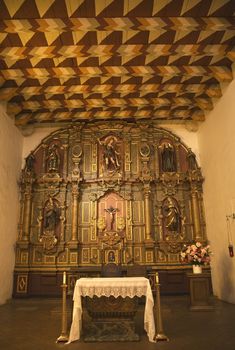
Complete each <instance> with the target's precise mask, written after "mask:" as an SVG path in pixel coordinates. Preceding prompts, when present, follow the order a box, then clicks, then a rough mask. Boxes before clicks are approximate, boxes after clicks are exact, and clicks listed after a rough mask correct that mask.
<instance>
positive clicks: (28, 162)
mask: <svg viewBox="0 0 235 350" xmlns="http://www.w3.org/2000/svg"><path fill="white" fill-rule="evenodd" d="M34 162H35V157H34V154H33V152H30V153H29V155H28V157H27V158H26V159H25V170H26V171H27V172H31V171H33V167H34Z"/></svg>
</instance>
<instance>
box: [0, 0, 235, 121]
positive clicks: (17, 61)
mask: <svg viewBox="0 0 235 350" xmlns="http://www.w3.org/2000/svg"><path fill="white" fill-rule="evenodd" d="M234 15H235V1H234V0H14V1H13V0H0V99H1V100H2V101H7V106H8V112H9V113H10V114H14V116H15V123H16V125H18V126H21V127H24V126H27V125H33V124H40V123H44V124H45V123H60V122H61V123H64V122H76V121H94V120H111V119H112V120H115V119H116V120H120V119H121V120H143V119H151V120H161V121H162V120H166V121H169V122H175V121H188V120H193V121H203V120H204V119H205V115H206V113H207V112H208V111H209V110H211V109H213V101H214V99H216V98H220V97H221V95H222V92H221V84H222V83H229V82H230V81H231V80H232V79H233V74H232V64H233V62H234V61H235V17H234Z"/></svg>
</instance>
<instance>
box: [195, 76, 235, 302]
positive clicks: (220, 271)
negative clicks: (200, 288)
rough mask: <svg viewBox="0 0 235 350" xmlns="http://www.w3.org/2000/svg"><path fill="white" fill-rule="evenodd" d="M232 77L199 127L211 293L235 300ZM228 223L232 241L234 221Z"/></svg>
mask: <svg viewBox="0 0 235 350" xmlns="http://www.w3.org/2000/svg"><path fill="white" fill-rule="evenodd" d="M234 97H235V80H234V81H233V82H232V83H231V84H230V85H229V86H228V87H227V89H226V90H225V91H224V95H223V97H222V98H221V99H220V100H219V101H218V102H217V104H216V106H215V108H214V110H213V111H211V112H210V114H209V115H208V116H207V118H206V122H205V123H203V124H202V125H201V127H200V129H199V132H198V136H199V149H200V158H201V166H202V173H203V176H204V177H205V183H204V203H205V209H206V211H205V214H206V222H207V235H208V238H209V239H210V241H211V247H212V250H213V253H214V256H213V261H212V279H213V289H214V293H215V295H217V296H218V297H219V298H221V299H223V300H226V301H229V302H232V303H235V257H234V258H230V257H229V254H228V235H227V227H226V215H228V214H231V201H232V200H233V201H234V211H235V98H234ZM233 221H234V223H233V224H232V226H231V229H232V238H233V243H234V244H235V220H233Z"/></svg>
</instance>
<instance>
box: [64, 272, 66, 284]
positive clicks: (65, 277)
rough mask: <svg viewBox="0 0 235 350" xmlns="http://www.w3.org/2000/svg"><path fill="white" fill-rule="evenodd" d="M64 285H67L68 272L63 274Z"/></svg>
mask: <svg viewBox="0 0 235 350" xmlns="http://www.w3.org/2000/svg"><path fill="white" fill-rule="evenodd" d="M63 284H66V272H65V271H64V273H63Z"/></svg>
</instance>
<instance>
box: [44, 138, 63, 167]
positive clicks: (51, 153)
mask: <svg viewBox="0 0 235 350" xmlns="http://www.w3.org/2000/svg"><path fill="white" fill-rule="evenodd" d="M46 161H47V170H48V171H49V172H56V171H59V165H60V155H59V153H58V150H57V146H56V145H55V144H52V145H51V146H50V147H49V149H48V155H47V158H46Z"/></svg>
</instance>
